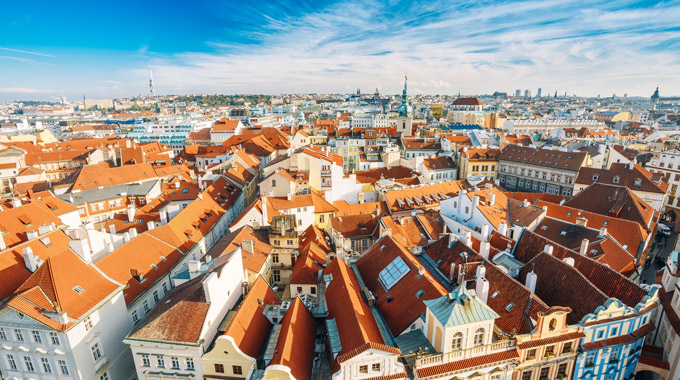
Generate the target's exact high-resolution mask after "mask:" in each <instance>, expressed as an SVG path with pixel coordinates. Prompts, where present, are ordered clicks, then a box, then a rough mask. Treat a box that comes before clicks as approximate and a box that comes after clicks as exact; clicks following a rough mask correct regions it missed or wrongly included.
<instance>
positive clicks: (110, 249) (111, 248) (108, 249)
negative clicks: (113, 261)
mask: <svg viewBox="0 0 680 380" xmlns="http://www.w3.org/2000/svg"><path fill="white" fill-rule="evenodd" d="M111 252H113V244H111V243H110V242H109V243H106V253H111Z"/></svg>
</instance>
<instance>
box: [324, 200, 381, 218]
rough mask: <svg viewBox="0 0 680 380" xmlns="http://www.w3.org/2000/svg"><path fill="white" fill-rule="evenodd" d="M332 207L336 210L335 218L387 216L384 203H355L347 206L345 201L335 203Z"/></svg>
mask: <svg viewBox="0 0 680 380" xmlns="http://www.w3.org/2000/svg"><path fill="white" fill-rule="evenodd" d="M333 206H335V208H337V209H338V213H337V216H346V215H361V214H373V213H377V214H378V215H383V214H387V211H388V210H387V205H386V204H385V202H366V203H356V204H349V203H347V201H335V202H333Z"/></svg>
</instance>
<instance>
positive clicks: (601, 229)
mask: <svg viewBox="0 0 680 380" xmlns="http://www.w3.org/2000/svg"><path fill="white" fill-rule="evenodd" d="M598 236H607V227H602V228H600V234H599V235H598Z"/></svg>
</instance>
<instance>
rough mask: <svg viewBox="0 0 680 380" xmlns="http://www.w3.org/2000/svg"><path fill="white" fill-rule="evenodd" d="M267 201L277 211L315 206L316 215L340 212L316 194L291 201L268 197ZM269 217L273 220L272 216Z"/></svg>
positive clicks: (301, 196)
mask: <svg viewBox="0 0 680 380" xmlns="http://www.w3.org/2000/svg"><path fill="white" fill-rule="evenodd" d="M267 201H268V202H269V203H270V204H271V205H272V207H273V208H274V210H277V211H279V210H290V209H293V208H298V207H309V206H314V213H327V212H336V211H338V209H337V208H335V206H333V205H332V204H330V203H329V202H328V201H327V200H326V199H324V198H323V197H322V196H320V195H318V194H316V193H314V192H313V193H311V194H302V195H294V196H292V197H291V199H290V200H288V199H286V198H282V197H268V198H267ZM269 217H270V218H271V215H270V216H269Z"/></svg>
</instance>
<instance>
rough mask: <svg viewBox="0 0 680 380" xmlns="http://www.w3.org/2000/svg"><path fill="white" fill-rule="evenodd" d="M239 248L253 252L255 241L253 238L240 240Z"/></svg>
mask: <svg viewBox="0 0 680 380" xmlns="http://www.w3.org/2000/svg"><path fill="white" fill-rule="evenodd" d="M241 249H242V250H244V251H246V252H250V253H253V252H255V241H254V240H243V241H241Z"/></svg>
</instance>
